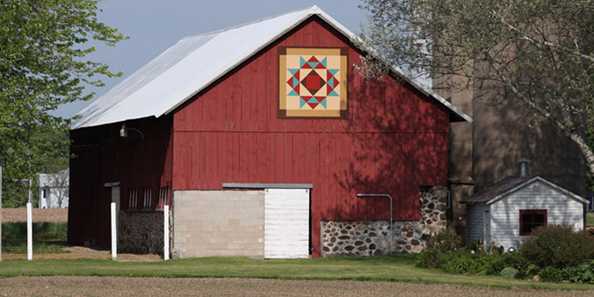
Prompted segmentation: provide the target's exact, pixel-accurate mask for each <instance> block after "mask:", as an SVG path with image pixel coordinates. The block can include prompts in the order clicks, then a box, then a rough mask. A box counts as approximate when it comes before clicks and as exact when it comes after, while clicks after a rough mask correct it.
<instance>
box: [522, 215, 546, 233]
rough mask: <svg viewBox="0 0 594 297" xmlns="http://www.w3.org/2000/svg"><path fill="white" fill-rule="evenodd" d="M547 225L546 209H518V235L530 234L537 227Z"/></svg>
mask: <svg viewBox="0 0 594 297" xmlns="http://www.w3.org/2000/svg"><path fill="white" fill-rule="evenodd" d="M546 225H547V210H546V209H521V210H520V235H530V234H532V231H534V229H536V228H538V227H542V226H546Z"/></svg>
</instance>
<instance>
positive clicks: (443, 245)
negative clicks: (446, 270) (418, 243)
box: [417, 229, 463, 268]
mask: <svg viewBox="0 0 594 297" xmlns="http://www.w3.org/2000/svg"><path fill="white" fill-rule="evenodd" d="M462 247H463V242H462V238H461V237H460V236H458V234H456V233H455V232H454V231H452V230H449V229H446V230H444V231H442V232H440V233H438V234H436V235H434V236H432V237H431V238H429V239H428V240H427V247H426V248H425V250H424V251H423V252H422V253H420V255H419V256H418V260H417V266H419V267H424V268H441V267H442V266H443V264H444V261H445V258H446V257H448V255H447V254H448V253H450V252H454V251H457V250H460V249H461V248H462Z"/></svg>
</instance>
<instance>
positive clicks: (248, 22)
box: [180, 5, 320, 41]
mask: <svg viewBox="0 0 594 297" xmlns="http://www.w3.org/2000/svg"><path fill="white" fill-rule="evenodd" d="M308 10H311V11H312V12H314V11H315V12H316V13H319V11H320V8H319V7H318V6H317V5H313V6H308V7H307V8H303V9H297V10H291V11H288V12H284V13H278V14H275V15H270V16H266V17H261V18H259V19H255V20H252V21H247V22H244V23H239V24H235V25H231V26H228V27H224V28H221V29H216V30H212V31H207V32H203V33H198V34H196V35H188V36H185V37H183V38H182V39H181V40H180V41H182V40H185V39H191V38H195V37H205V36H210V35H217V34H219V33H222V32H226V31H230V30H234V29H239V28H242V27H245V26H249V25H254V24H258V23H261V22H265V21H269V20H272V19H275V18H278V17H281V16H285V15H287V14H292V13H298V12H304V11H308Z"/></svg>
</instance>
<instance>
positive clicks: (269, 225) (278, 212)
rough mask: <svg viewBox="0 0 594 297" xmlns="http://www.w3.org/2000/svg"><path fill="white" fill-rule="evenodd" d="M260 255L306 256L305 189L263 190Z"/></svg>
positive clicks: (306, 215)
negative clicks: (262, 238)
mask: <svg viewBox="0 0 594 297" xmlns="http://www.w3.org/2000/svg"><path fill="white" fill-rule="evenodd" d="M264 257H265V258H307V257H309V189H266V193H265V200H264Z"/></svg>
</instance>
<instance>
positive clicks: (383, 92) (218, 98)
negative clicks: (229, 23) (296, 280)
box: [173, 17, 449, 254]
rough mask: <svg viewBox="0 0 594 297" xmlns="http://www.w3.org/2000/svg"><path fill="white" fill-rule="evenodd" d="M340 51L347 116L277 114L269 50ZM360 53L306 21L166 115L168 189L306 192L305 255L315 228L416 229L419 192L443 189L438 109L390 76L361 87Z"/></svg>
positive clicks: (274, 61)
mask: <svg viewBox="0 0 594 297" xmlns="http://www.w3.org/2000/svg"><path fill="white" fill-rule="evenodd" d="M283 47H289V48H290V47H297V48H346V49H347V53H348V59H349V76H348V84H349V88H348V95H349V101H348V110H347V111H346V113H345V115H344V116H343V117H341V118H335V119H317V118H316V119H305V118H285V117H282V116H279V115H278V109H279V105H278V87H277V86H278V74H279V73H278V71H279V70H278V68H279V65H278V61H279V49H280V48H283ZM360 62H361V52H360V51H358V50H357V49H355V48H354V47H353V46H352V44H350V42H349V41H348V40H347V39H346V38H344V36H342V35H341V34H340V33H339V32H337V31H336V30H335V29H333V28H332V27H331V26H329V25H328V24H327V23H325V22H324V21H323V20H321V19H319V18H317V17H311V18H310V19H308V20H307V21H305V22H304V23H303V24H301V25H300V26H298V27H297V28H295V29H294V30H293V31H291V32H289V33H288V34H286V35H285V36H284V37H282V38H281V39H280V40H278V41H276V42H275V43H273V44H272V45H271V46H269V47H267V48H266V49H264V50H263V51H262V52H260V53H258V54H257V55H255V56H254V57H253V58H251V59H250V60H248V61H247V62H245V63H244V64H242V65H241V66H240V67H239V68H237V69H235V70H234V71H233V72H231V73H229V74H228V75H226V76H225V77H223V78H222V79H220V80H219V81H218V82H217V83H216V84H214V85H213V86H211V87H210V88H208V89H207V90H205V91H204V92H202V93H200V94H198V95H197V96H196V97H195V98H193V99H192V100H190V101H188V102H187V103H186V104H184V105H183V106H181V107H180V108H179V109H178V110H177V111H176V112H175V114H174V124H173V126H174V128H173V131H174V132H173V133H174V144H173V147H174V155H175V158H174V165H173V188H174V190H175V191H182V190H196V189H201V190H220V189H222V187H223V183H270V184H274V183H298V184H303V183H306V184H312V185H313V189H312V194H311V197H312V204H311V208H312V227H311V232H312V233H313V238H312V240H313V244H312V246H313V249H314V250H313V253H314V254H319V253H320V250H319V247H320V233H319V232H320V231H319V230H320V222H321V221H344V220H346V221H365V220H386V219H388V218H389V217H390V215H389V208H388V207H387V203H386V201H382V200H362V199H355V195H356V194H357V193H362V192H368V193H390V194H391V195H393V197H394V211H393V216H394V217H395V218H396V219H397V220H407V221H417V220H419V219H420V218H421V214H420V207H421V205H420V189H421V186H435V185H441V186H445V185H446V184H447V135H448V134H447V133H448V123H449V117H448V111H447V110H445V109H443V108H442V107H441V106H439V105H438V104H436V103H435V102H434V101H432V100H431V99H428V98H427V97H426V96H424V95H423V94H421V93H419V92H418V91H416V90H414V89H413V88H411V87H410V86H408V85H407V84H406V83H402V82H399V81H397V80H395V79H394V78H393V77H391V76H385V77H383V78H381V79H378V80H366V79H365V78H364V77H363V76H362V74H361V73H360V72H359V71H358V70H357V69H356V66H355V65H357V64H359V63H360Z"/></svg>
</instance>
